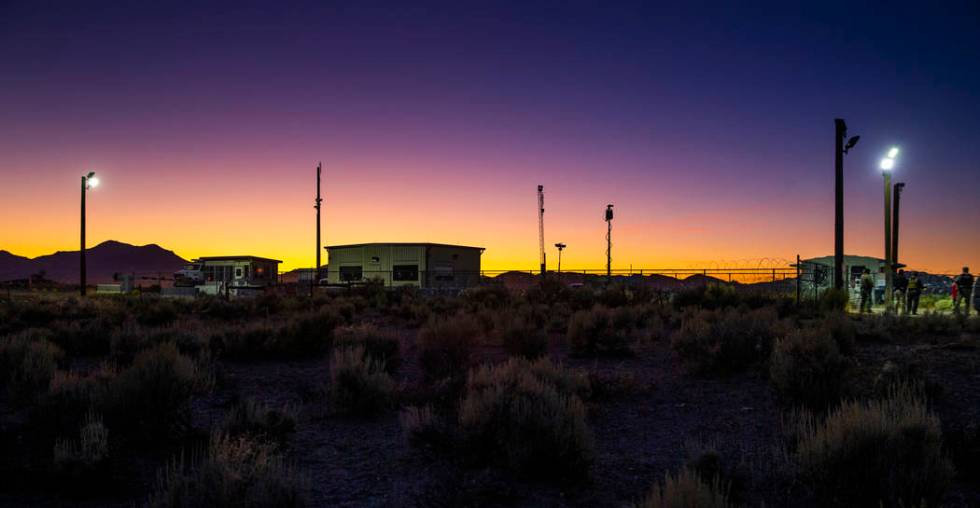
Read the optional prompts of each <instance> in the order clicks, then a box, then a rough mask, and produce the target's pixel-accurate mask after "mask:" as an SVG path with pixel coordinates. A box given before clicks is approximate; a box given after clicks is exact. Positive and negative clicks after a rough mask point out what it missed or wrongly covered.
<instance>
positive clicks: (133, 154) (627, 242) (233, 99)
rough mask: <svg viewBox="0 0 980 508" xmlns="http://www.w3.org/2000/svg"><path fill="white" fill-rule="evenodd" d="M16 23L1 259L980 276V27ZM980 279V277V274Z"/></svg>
mask: <svg viewBox="0 0 980 508" xmlns="http://www.w3.org/2000/svg"><path fill="white" fill-rule="evenodd" d="M743 4H748V3H747V2H721V3H718V4H712V3H701V2H670V3H665V4H660V3H658V2H637V3H632V2H573V1H561V2H536V1H520V2H475V1H474V2H469V1H463V2H459V1H456V2H441V3H437V2H390V3H382V2H372V1H342V2H329V1H321V2H308V3H301V2H267V3H251V2H245V1H242V2H232V3H219V2H190V3H184V2H178V1H175V2H140V1H134V2H122V3H118V4H113V3H106V2H99V1H92V2H68V1H64V2H47V1H43V0H32V1H23V2H21V1H9V0H8V1H2V0H0V175H2V176H3V184H2V185H0V249H4V250H8V251H11V252H13V253H16V254H20V255H26V256H30V257H34V256H38V255H42V254H47V253H50V252H53V251H57V250H75V249H77V248H78V215H79V192H80V191H79V187H80V176H81V175H82V174H85V173H87V172H88V171H96V173H97V174H98V176H99V178H100V181H101V184H100V186H99V187H98V188H97V189H94V190H92V191H90V193H89V195H88V241H89V245H95V244H97V243H99V242H101V241H103V240H108V239H113V240H118V241H123V242H128V243H133V244H148V243H157V244H159V245H161V246H164V247H166V248H169V249H172V250H174V251H175V252H177V253H178V254H179V255H181V256H183V257H185V258H193V257H198V256H207V255H223V254H252V255H259V256H269V257H274V258H277V259H281V260H283V261H284V264H283V266H282V268H283V269H287V270H288V269H292V268H297V267H304V266H313V264H314V259H315V258H314V256H315V252H316V248H315V237H314V209H313V200H314V175H315V167H316V164H317V162H318V161H322V163H323V168H324V178H323V198H324V204H323V218H322V221H323V228H322V230H323V242H324V244H325V245H331V244H346V243H359V242H386V241H409V242H411V241H424V242H442V243H456V244H463V245H476V246H481V247H485V248H486V251H485V253H484V256H483V266H484V268H486V269H491V270H493V269H531V268H534V267H536V266H537V262H538V261H537V260H538V238H537V233H538V228H537V204H536V201H537V196H536V188H537V185H538V184H541V185H544V188H545V208H546V212H545V241H546V245H548V246H549V252H548V256H549V267H551V268H554V264H555V260H556V257H557V253H556V252H555V249H554V248H553V247H550V246H552V245H553V244H554V243H555V242H559V241H560V242H564V243H566V244H567V245H568V247H567V248H566V249H565V251H564V253H563V257H562V268H563V269H565V268H569V269H571V268H596V269H598V268H601V267H603V266H604V265H605V233H606V230H605V228H606V224H605V223H604V222H603V211H604V209H605V207H606V204H607V203H613V204H614V205H615V212H616V218H615V219H614V222H613V266H614V268H628V267H633V268H637V269H639V268H647V269H651V268H681V267H684V268H688V267H718V266H746V265H752V264H758V263H767V264H771V263H776V264H782V263H783V262H784V260H793V259H795V256H796V255H797V254H799V255H801V256H803V257H804V258H806V257H813V256H822V255H828V254H832V252H833V231H834V216H833V206H834V204H833V203H834V187H833V182H834V180H833V176H834V167H833V164H834V159H833V156H834V152H833V149H834V123H833V120H834V118H835V117H841V118H845V119H846V120H847V123H848V126H849V128H850V134H851V135H860V136H861V140H860V142H859V144H858V145H857V146H856V147H855V148H854V150H853V151H852V152H851V153H850V154H849V155H847V157H846V158H845V174H846V176H845V187H846V191H845V217H846V226H845V246H846V250H847V252H848V253H853V254H862V255H874V256H879V257H882V256H883V250H884V246H883V243H884V240H883V235H884V233H883V229H884V227H883V213H884V212H883V183H882V175H881V172H880V171H879V170H878V169H877V168H878V161H879V159H880V158H881V157H882V156H883V155H884V154H885V152H887V150H888V148H889V147H891V146H893V145H894V146H899V147H901V153H900V155H899V158H898V164H897V165H896V167H895V170H894V172H893V173H894V178H895V181H902V182H905V183H906V184H907V186H906V190H905V192H904V194H903V195H902V208H901V211H902V217H901V233H900V238H901V246H900V259H899V261H901V262H903V263H906V264H908V265H910V266H911V267H913V268H918V269H925V270H930V271H933V272H952V271H958V270H959V269H960V267H962V266H963V265H964V264H971V265H973V266H980V228H978V227H977V226H978V224H980V193H978V192H980V143H978V140H980V24H978V23H977V20H978V19H980V4H977V3H976V2H959V3H947V2H928V3H922V2H917V3H895V2H887V3H881V4H875V3H864V2H846V3H844V2H842V3H835V2H801V3H800V5H795V3H794V2H777V3H771V4H765V3H754V2H753V3H751V4H752V5H743ZM974 271H977V269H976V268H975V269H974Z"/></svg>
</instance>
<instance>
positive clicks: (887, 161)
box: [881, 157, 895, 171]
mask: <svg viewBox="0 0 980 508" xmlns="http://www.w3.org/2000/svg"><path fill="white" fill-rule="evenodd" d="M894 167H895V159H892V158H891V157H885V158H884V159H881V169H882V170H883V171H891V169H892V168H894Z"/></svg>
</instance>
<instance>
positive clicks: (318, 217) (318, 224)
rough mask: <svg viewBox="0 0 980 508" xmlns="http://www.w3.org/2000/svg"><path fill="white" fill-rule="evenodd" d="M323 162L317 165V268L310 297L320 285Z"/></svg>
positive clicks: (311, 282)
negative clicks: (321, 178)
mask: <svg viewBox="0 0 980 508" xmlns="http://www.w3.org/2000/svg"><path fill="white" fill-rule="evenodd" d="M321 166H322V163H321V162H317V163H316V201H314V204H313V208H316V268H314V269H313V280H311V281H310V296H313V288H314V287H315V286H316V285H317V284H319V283H320V203H323V199H321V198H320V171H321Z"/></svg>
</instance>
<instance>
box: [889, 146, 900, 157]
mask: <svg viewBox="0 0 980 508" xmlns="http://www.w3.org/2000/svg"><path fill="white" fill-rule="evenodd" d="M897 156H898V147H894V146H893V147H892V149H891V150H888V158H889V159H894V158H895V157H897Z"/></svg>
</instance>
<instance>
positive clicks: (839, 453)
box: [795, 388, 953, 506]
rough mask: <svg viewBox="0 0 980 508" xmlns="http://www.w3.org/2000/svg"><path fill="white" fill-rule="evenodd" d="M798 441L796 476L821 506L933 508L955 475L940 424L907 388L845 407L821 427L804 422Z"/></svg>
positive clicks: (799, 425)
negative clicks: (921, 506)
mask: <svg viewBox="0 0 980 508" xmlns="http://www.w3.org/2000/svg"><path fill="white" fill-rule="evenodd" d="M795 433H796V434H797V436H798V442H797V444H796V454H795V457H796V460H797V462H798V465H799V468H800V473H801V475H802V477H803V479H804V480H806V481H807V482H808V483H809V484H810V486H811V487H812V488H813V489H814V490H815V491H816V493H817V494H818V496H819V497H820V498H821V499H822V500H823V501H824V502H825V503H834V504H840V505H846V506H878V505H879V503H880V504H881V505H883V506H919V505H920V504H924V505H927V506H936V505H938V504H939V503H940V502H941V501H942V497H943V493H944V492H945V490H946V487H947V486H948V484H949V482H950V480H951V477H952V474H953V471H952V466H951V464H950V462H949V461H948V460H947V459H946V457H944V456H943V453H942V431H941V430H940V423H939V419H938V418H937V417H936V416H935V415H933V414H931V413H929V411H928V410H927V408H926V404H925V402H924V400H923V397H922V396H921V394H919V393H917V392H916V391H915V390H912V389H909V388H903V389H897V390H894V391H893V392H892V393H891V395H890V396H889V397H888V398H886V399H884V400H874V401H870V402H845V403H844V404H842V405H841V406H840V407H839V408H837V409H835V410H833V411H831V412H830V413H829V414H828V415H827V417H826V418H824V419H821V420H818V419H817V418H815V417H814V416H812V415H810V414H804V415H803V417H802V418H800V419H799V422H798V423H797V428H796V429H795Z"/></svg>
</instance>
